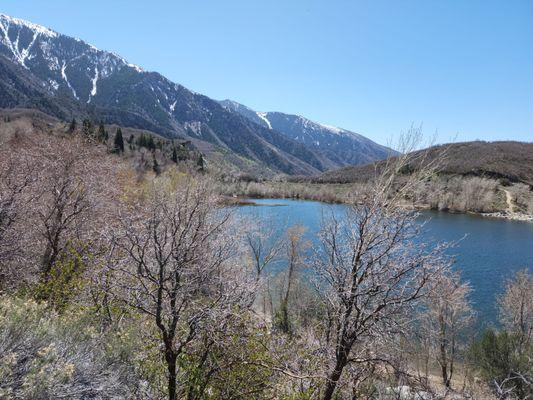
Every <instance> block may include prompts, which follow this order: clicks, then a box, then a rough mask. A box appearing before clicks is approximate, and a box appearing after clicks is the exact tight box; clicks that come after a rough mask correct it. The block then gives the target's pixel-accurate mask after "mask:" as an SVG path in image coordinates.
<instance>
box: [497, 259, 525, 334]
mask: <svg viewBox="0 0 533 400" xmlns="http://www.w3.org/2000/svg"><path fill="white" fill-rule="evenodd" d="M532 294H533V276H532V275H531V272H529V270H527V269H523V270H521V271H518V272H517V273H516V275H515V276H514V277H513V279H511V280H509V281H508V282H507V284H506V287H505V292H504V293H503V295H502V296H501V297H500V298H499V299H498V304H499V308H500V320H501V322H502V324H503V325H504V326H505V328H506V329H507V330H508V331H509V332H512V333H515V334H518V335H520V337H521V338H522V340H523V341H524V343H525V344H528V343H530V342H531V339H532V336H533V295H532Z"/></svg>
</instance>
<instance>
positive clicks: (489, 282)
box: [237, 199, 533, 327]
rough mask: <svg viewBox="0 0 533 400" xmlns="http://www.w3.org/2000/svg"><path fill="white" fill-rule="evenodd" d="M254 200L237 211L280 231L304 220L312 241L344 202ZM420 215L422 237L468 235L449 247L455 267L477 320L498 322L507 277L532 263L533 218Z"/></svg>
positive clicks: (453, 238)
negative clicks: (469, 292) (498, 301)
mask: <svg viewBox="0 0 533 400" xmlns="http://www.w3.org/2000/svg"><path fill="white" fill-rule="evenodd" d="M254 202H255V203H256V204H258V206H253V205H245V206H241V207H238V208H237V210H238V211H237V212H238V214H240V215H243V216H248V217H251V219H252V220H255V221H258V222H261V221H262V220H265V221H273V222H274V223H275V225H276V226H279V230H280V231H281V230H285V229H286V228H287V227H288V226H291V225H295V224H299V225H303V226H304V227H305V228H306V236H307V238H308V239H309V240H311V241H315V240H316V233H317V232H318V231H319V230H320V227H321V221H322V219H323V215H325V214H327V213H331V212H334V213H335V214H337V215H341V214H342V213H343V212H344V209H345V207H346V206H344V205H342V204H334V205H331V204H325V203H320V202H314V201H299V200H285V199H260V200H254ZM420 219H421V222H423V221H427V223H426V224H425V226H424V231H423V237H422V239H423V240H430V241H435V242H442V241H457V240H459V239H461V238H463V237H464V236H465V235H466V237H465V238H464V239H462V240H461V241H460V242H459V244H458V245H457V246H456V247H454V248H453V249H451V250H450V253H451V255H453V256H454V257H455V259H456V262H455V265H454V268H456V269H457V270H460V271H461V276H462V278H463V280H464V281H467V282H469V283H470V285H471V286H472V289H473V293H472V296H471V298H470V300H471V302H472V304H473V307H474V308H475V310H476V311H477V314H478V326H480V327H481V326H486V325H490V324H495V323H496V320H497V312H496V310H497V308H496V297H497V296H498V295H499V294H500V293H501V292H502V290H503V288H504V284H505V281H506V280H507V279H508V278H510V277H511V276H512V275H513V274H514V272H516V271H518V270H520V269H523V268H529V269H533V223H530V222H516V221H507V220H501V219H490V218H485V217H480V216H475V215H467V214H449V213H443V212H431V211H427V212H423V213H421V217H420ZM273 273H275V271H273ZM532 295H533V294H532Z"/></svg>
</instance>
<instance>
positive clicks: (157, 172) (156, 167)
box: [152, 152, 161, 175]
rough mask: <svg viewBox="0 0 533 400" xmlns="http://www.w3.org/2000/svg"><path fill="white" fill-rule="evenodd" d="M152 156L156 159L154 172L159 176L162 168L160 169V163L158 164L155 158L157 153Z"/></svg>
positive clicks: (155, 159)
mask: <svg viewBox="0 0 533 400" xmlns="http://www.w3.org/2000/svg"><path fill="white" fill-rule="evenodd" d="M152 156H153V158H154V163H153V166H152V168H153V170H154V172H155V174H156V175H159V174H160V173H161V168H160V167H159V163H158V162H157V158H155V152H154V153H152Z"/></svg>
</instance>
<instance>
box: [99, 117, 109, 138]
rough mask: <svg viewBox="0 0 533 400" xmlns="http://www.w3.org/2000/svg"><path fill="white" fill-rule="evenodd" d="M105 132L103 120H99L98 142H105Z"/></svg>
mask: <svg viewBox="0 0 533 400" xmlns="http://www.w3.org/2000/svg"><path fill="white" fill-rule="evenodd" d="M107 137H108V135H107V132H106V130H105V126H104V123H103V122H100V125H99V126H98V141H100V142H104V143H105V142H106V141H107Z"/></svg>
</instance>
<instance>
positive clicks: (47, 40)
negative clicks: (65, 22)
mask: <svg viewBox="0 0 533 400" xmlns="http://www.w3.org/2000/svg"><path fill="white" fill-rule="evenodd" d="M24 29H27V30H28V32H31V34H30V35H29V36H28V35H27V33H28V32H24ZM0 34H1V42H2V43H3V44H4V45H5V46H6V47H7V48H8V49H9V50H10V51H11V53H12V57H13V60H14V61H15V62H17V63H18V64H20V65H21V66H23V67H24V68H26V69H28V68H29V67H28V65H27V62H28V61H29V60H31V59H32V58H33V57H34V55H32V52H35V51H36V48H35V47H36V46H37V47H38V48H39V50H40V51H41V52H42V53H43V54H44V55H45V57H46V55H47V54H46V53H47V52H49V50H50V48H51V47H52V44H51V41H53V40H58V39H61V38H64V39H67V40H74V41H76V42H77V43H79V45H80V46H83V47H85V54H84V55H86V56H91V55H92V56H95V57H98V56H104V57H106V58H115V60H114V62H115V63H117V62H118V64H123V65H127V66H128V67H130V68H134V69H135V70H137V71H138V72H143V69H142V68H141V67H139V66H137V65H135V64H132V63H129V62H128V61H126V60H125V59H124V58H123V57H121V56H120V55H118V54H116V53H110V52H106V51H103V50H100V49H98V48H97V47H95V46H93V45H92V44H90V43H87V42H85V41H84V40H81V39H79V38H71V37H69V36H65V35H62V34H60V33H57V32H56V31H54V30H52V29H49V28H47V27H45V26H42V25H38V24H34V23H33V22H30V21H26V20H24V19H20V18H15V17H11V16H9V15H6V14H2V13H0ZM48 56H49V61H50V62H51V63H55V64H58V57H57V55H52V54H49V55H48ZM79 56H80V55H79V54H76V55H74V56H73V57H71V59H70V60H69V59H68V57H65V59H63V60H62V61H64V62H65V63H67V64H68V62H69V61H71V60H72V59H74V58H76V57H79ZM109 56H111V57H109ZM75 97H76V96H75ZM88 101H89V100H88Z"/></svg>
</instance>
